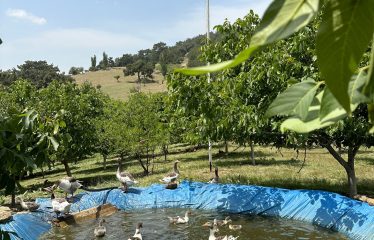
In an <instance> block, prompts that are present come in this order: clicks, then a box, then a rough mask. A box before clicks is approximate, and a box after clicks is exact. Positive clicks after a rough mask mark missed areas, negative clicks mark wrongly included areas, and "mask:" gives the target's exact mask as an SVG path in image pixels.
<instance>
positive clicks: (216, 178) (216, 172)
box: [208, 167, 219, 183]
mask: <svg viewBox="0 0 374 240" xmlns="http://www.w3.org/2000/svg"><path fill="white" fill-rule="evenodd" d="M214 175H215V176H214V178H211V179H210V181H209V182H208V183H218V182H219V176H218V167H216V168H215V169H214Z"/></svg>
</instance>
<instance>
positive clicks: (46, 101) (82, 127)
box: [37, 82, 105, 176]
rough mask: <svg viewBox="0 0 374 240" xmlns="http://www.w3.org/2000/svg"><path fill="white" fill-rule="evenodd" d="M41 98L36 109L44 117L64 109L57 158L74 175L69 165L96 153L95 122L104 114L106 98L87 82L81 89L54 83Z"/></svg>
mask: <svg viewBox="0 0 374 240" xmlns="http://www.w3.org/2000/svg"><path fill="white" fill-rule="evenodd" d="M38 97H39V100H38V105H37V109H38V111H40V112H41V114H42V115H48V114H50V113H53V112H56V111H58V110H59V109H64V110H65V115H64V116H63V121H64V122H65V124H66V127H65V128H64V129H62V130H61V137H60V147H59V149H58V151H57V152H56V153H55V156H56V159H58V160H59V161H61V163H62V164H63V165H64V167H65V171H66V173H67V175H68V176H71V171H70V167H69V162H71V161H74V162H76V161H78V160H80V159H83V158H84V157H86V156H87V155H90V154H92V153H94V152H95V145H96V142H97V129H96V126H95V124H94V123H95V119H96V118H99V117H100V116H101V114H103V108H104V102H105V101H104V99H105V97H104V95H103V94H102V93H101V92H100V91H99V90H98V89H96V88H95V87H93V86H92V85H91V84H89V83H87V82H86V83H84V84H83V85H81V86H78V85H76V84H73V83H68V84H60V83H58V82H53V83H52V84H50V85H49V86H48V87H47V88H44V89H41V90H40V92H39V96H38Z"/></svg>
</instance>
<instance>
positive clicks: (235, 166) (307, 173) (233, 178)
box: [22, 145, 374, 197]
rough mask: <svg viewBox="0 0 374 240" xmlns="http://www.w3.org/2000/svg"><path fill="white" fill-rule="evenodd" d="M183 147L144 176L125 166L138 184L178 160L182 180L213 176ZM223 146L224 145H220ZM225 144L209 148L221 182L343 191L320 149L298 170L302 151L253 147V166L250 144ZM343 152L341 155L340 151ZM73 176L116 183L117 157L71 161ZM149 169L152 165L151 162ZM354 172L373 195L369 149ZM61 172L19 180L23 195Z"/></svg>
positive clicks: (129, 163) (202, 157)
mask: <svg viewBox="0 0 374 240" xmlns="http://www.w3.org/2000/svg"><path fill="white" fill-rule="evenodd" d="M186 147H188V146H185V145H176V146H173V147H171V148H170V153H171V154H170V155H168V160H167V161H166V162H165V161H164V159H163V157H162V156H160V157H157V158H156V159H155V161H154V171H153V173H151V174H150V175H149V176H144V175H143V170H142V168H141V167H140V164H139V163H138V162H137V161H136V160H131V159H128V160H126V161H125V163H124V168H127V170H128V171H129V172H131V173H133V174H134V175H135V177H136V178H137V180H138V181H139V182H140V184H139V186H148V185H150V184H153V183H159V179H161V178H162V176H163V175H164V174H165V173H167V172H169V171H171V169H172V162H173V161H174V160H177V159H178V160H180V161H181V163H180V171H181V179H191V180H194V181H202V182H206V181H208V180H209V179H210V178H211V177H212V175H211V173H210V172H209V168H208V157H207V150H206V149H200V150H197V151H196V152H187V153H186V152H183V153H181V152H180V151H181V150H183V149H184V148H186ZM221 148H223V147H221ZM236 148H237V147H236V146H232V147H230V149H229V150H230V152H229V154H228V155H225V154H223V153H219V152H218V151H219V147H218V146H216V147H215V148H214V150H213V154H214V155H213V161H214V164H215V165H217V166H218V167H219V173H220V177H221V180H222V182H223V183H241V184H256V185H263V186H273V187H282V188H290V189H321V190H328V191H333V192H338V193H342V194H345V193H346V192H347V186H346V173H345V171H344V169H343V167H341V166H340V165H339V164H338V163H337V161H336V160H334V159H333V158H332V157H331V155H330V154H329V153H328V152H327V151H326V150H324V149H319V148H317V149H313V150H308V151H307V158H306V163H305V166H304V168H303V169H302V170H301V171H300V173H299V172H298V171H299V169H300V167H301V165H302V162H303V154H302V152H303V151H300V155H299V158H298V159H296V152H295V151H293V150H290V149H282V150H281V153H282V155H283V156H282V155H281V154H280V153H279V152H277V151H276V149H275V148H274V149H272V148H269V147H260V146H256V147H255V156H256V166H253V165H252V164H251V161H250V160H249V151H248V150H249V149H244V150H243V148H239V149H237V150H236V151H235V152H233V150H234V149H236ZM344 157H346V156H344ZM71 167H72V172H73V176H75V177H76V178H78V179H80V180H83V181H84V182H85V184H86V185H87V186H88V187H89V188H105V187H118V186H119V185H120V184H119V182H118V181H117V180H116V178H115V171H116V168H117V160H116V158H111V159H109V160H108V164H107V169H106V170H104V169H103V166H102V159H101V157H100V156H94V157H92V158H89V159H86V160H83V161H80V162H79V163H78V164H76V165H74V164H71ZM150 168H152V166H151V167H150ZM356 174H357V177H358V179H359V183H358V184H359V185H358V189H359V193H360V194H367V195H370V196H373V195H374V154H373V149H370V150H362V151H360V152H359V153H358V156H357V161H356ZM64 176H65V172H64V169H63V166H62V165H56V168H55V169H53V170H52V172H51V173H49V174H47V175H46V176H45V178H42V177H36V178H33V179H28V180H24V181H23V182H22V185H23V186H24V187H26V188H27V189H29V191H30V194H28V196H27V197H36V196H47V194H46V193H44V192H42V191H40V188H41V187H42V186H43V182H44V181H45V180H46V179H48V180H49V181H50V182H53V181H55V180H57V179H59V178H61V177H64Z"/></svg>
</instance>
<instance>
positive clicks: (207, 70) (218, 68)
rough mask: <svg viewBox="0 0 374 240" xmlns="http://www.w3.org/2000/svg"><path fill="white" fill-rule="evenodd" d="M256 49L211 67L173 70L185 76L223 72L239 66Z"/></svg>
mask: <svg viewBox="0 0 374 240" xmlns="http://www.w3.org/2000/svg"><path fill="white" fill-rule="evenodd" d="M257 49H258V46H252V47H249V48H247V49H245V50H244V51H242V52H240V53H239V54H238V55H237V56H236V57H235V58H234V59H232V60H228V61H224V62H220V63H216V64H212V65H206V66H202V67H193V68H177V69H175V70H174V72H179V73H183V74H186V75H193V76H195V75H201V74H205V73H210V72H217V71H221V70H225V69H228V68H232V67H235V66H237V65H239V64H240V63H242V62H244V61H245V60H247V59H248V58H249V57H250V56H251V55H252V54H253V53H254V52H255V51H256V50H257Z"/></svg>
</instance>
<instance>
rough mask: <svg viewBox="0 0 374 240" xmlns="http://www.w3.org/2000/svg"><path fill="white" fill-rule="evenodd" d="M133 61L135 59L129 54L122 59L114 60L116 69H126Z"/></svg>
mask: <svg viewBox="0 0 374 240" xmlns="http://www.w3.org/2000/svg"><path fill="white" fill-rule="evenodd" d="M134 61H135V57H134V56H133V55H131V54H123V55H122V57H120V58H116V59H115V60H114V62H115V66H117V67H126V66H127V65H129V64H132V63H133V62H134Z"/></svg>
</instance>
